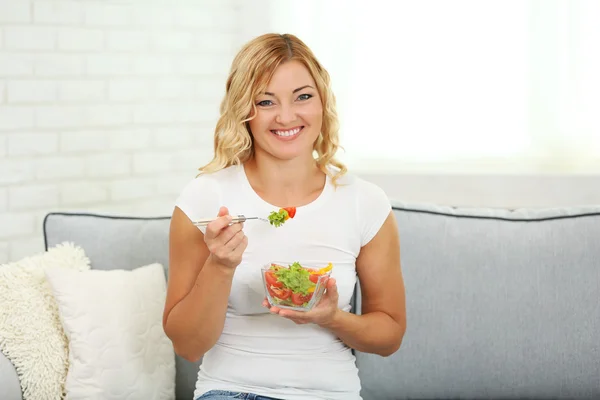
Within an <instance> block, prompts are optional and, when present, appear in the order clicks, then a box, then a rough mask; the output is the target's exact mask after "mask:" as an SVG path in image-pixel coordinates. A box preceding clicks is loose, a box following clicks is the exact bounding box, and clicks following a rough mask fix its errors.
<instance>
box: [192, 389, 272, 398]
mask: <svg viewBox="0 0 600 400" xmlns="http://www.w3.org/2000/svg"><path fill="white" fill-rule="evenodd" d="M231 399H244V400H280V399H276V398H274V397H267V396H260V395H258V394H254V393H240V392H229V391H227V390H210V391H208V392H206V393H204V394H203V395H202V396H200V397H197V398H196V400H231Z"/></svg>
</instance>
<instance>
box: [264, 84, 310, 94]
mask: <svg viewBox="0 0 600 400" xmlns="http://www.w3.org/2000/svg"><path fill="white" fill-rule="evenodd" d="M306 88H311V89H314V88H313V87H312V86H310V85H304V86H301V87H299V88H298V89H294V91H293V92H292V93H296V92H299V91H301V90H302V89H306ZM265 94H266V95H267V96H275V94H274V93H271V92H265Z"/></svg>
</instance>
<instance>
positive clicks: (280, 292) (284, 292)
mask: <svg viewBox="0 0 600 400" xmlns="http://www.w3.org/2000/svg"><path fill="white" fill-rule="evenodd" d="M269 289H270V290H269V293H270V294H271V296H273V297H277V298H278V299H280V300H287V299H289V297H290V296H291V295H292V290H291V289H287V288H285V289H284V288H277V287H274V286H271V287H270V288H269Z"/></svg>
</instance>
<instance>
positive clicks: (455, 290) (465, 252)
mask: <svg viewBox="0 0 600 400" xmlns="http://www.w3.org/2000/svg"><path fill="white" fill-rule="evenodd" d="M395 214H396V218H397V220H398V226H399V231H400V240H401V246H400V247H401V253H402V254H401V259H402V268H403V275H404V279H405V286H406V305H407V321H408V322H407V332H406V334H405V337H404V341H403V344H402V347H401V350H400V351H399V352H397V353H396V354H394V355H393V356H391V357H388V358H381V357H378V356H373V355H369V354H362V353H359V352H357V353H356V356H357V364H358V367H359V370H360V371H361V379H362V383H363V396H364V398H365V399H381V400H384V399H389V400H392V399H393V400H398V399H408V398H428V399H448V398H492V399H493V398H496V399H508V398H538V399H539V398H555V399H556V398H570V399H577V398H581V399H583V398H586V399H591V398H600V207H580V208H570V209H566V208H563V209H545V210H533V209H528V210H515V211H509V210H492V209H456V208H450V207H440V206H432V205H407V204H400V203H396V204H395Z"/></svg>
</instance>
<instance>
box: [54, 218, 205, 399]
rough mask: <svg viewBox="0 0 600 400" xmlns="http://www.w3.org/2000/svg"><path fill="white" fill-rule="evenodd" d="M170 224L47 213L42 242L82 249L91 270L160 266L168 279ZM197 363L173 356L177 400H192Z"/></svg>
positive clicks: (158, 219)
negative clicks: (71, 245)
mask: <svg viewBox="0 0 600 400" xmlns="http://www.w3.org/2000/svg"><path fill="white" fill-rule="evenodd" d="M169 222H170V218H169V217H156V218H136V217H120V216H103V215H96V214H75V213H73V214H71V213H50V214H48V215H47V216H46V218H45V219H44V238H45V242H46V247H47V248H48V247H51V246H54V244H56V243H60V242H63V241H65V240H68V241H71V242H73V243H75V244H76V245H78V246H81V247H82V248H83V249H84V251H85V253H86V255H87V256H88V257H89V259H90V263H91V267H92V269H99V270H110V269H125V270H131V269H133V268H135V267H139V266H142V265H148V264H152V263H159V264H162V265H163V266H165V277H167V276H168V275H167V268H168V265H169V262H168V259H169ZM67 238H68V239H67ZM200 363H201V361H199V362H197V363H191V362H189V361H187V360H185V359H183V358H181V357H179V356H176V369H177V373H176V378H175V385H176V386H175V388H176V398H177V399H191V398H192V397H193V393H194V388H195V384H196V377H197V374H198V368H199V365H200Z"/></svg>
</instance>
